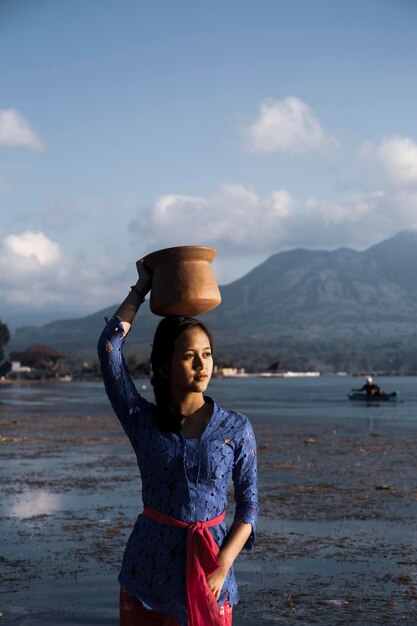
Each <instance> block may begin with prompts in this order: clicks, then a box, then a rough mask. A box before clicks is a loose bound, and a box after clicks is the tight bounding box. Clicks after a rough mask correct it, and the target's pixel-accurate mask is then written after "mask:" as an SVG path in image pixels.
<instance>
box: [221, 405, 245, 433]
mask: <svg viewBox="0 0 417 626" xmlns="http://www.w3.org/2000/svg"><path fill="white" fill-rule="evenodd" d="M215 410H217V412H218V421H219V424H220V425H222V426H223V427H225V428H227V429H231V430H233V431H234V432H235V433H237V432H240V431H245V430H248V429H250V430H252V426H251V423H250V420H249V418H248V417H247V415H245V414H244V413H241V412H240V411H236V410H235V409H228V408H225V407H220V406H217V405H216V404H215Z"/></svg>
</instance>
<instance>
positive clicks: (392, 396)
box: [348, 391, 399, 403]
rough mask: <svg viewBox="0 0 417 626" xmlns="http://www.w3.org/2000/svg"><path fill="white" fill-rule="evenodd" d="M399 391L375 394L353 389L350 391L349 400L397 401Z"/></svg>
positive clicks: (368, 401)
mask: <svg viewBox="0 0 417 626" xmlns="http://www.w3.org/2000/svg"><path fill="white" fill-rule="evenodd" d="M398 396H399V392H398V391H392V392H391V393H384V392H382V393H376V394H374V395H372V396H371V395H370V394H368V393H366V392H364V391H351V392H350V393H348V398H349V400H354V401H355V402H367V403H370V402H373V403H377V402H396V401H397V400H398Z"/></svg>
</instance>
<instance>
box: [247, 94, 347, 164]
mask: <svg viewBox="0 0 417 626" xmlns="http://www.w3.org/2000/svg"><path fill="white" fill-rule="evenodd" d="M245 134H246V138H247V145H248V148H249V149H250V150H251V151H252V152H257V153H261V154H269V153H273V152H292V153H302V152H310V151H317V150H323V149H324V148H326V147H328V146H329V145H331V144H333V145H335V141H334V139H332V138H331V137H330V136H328V135H327V134H326V133H325V131H324V130H323V128H322V126H321V124H320V122H319V121H318V119H317V118H316V117H315V115H314V113H313V111H312V110H311V108H310V107H309V106H308V105H307V104H306V103H305V102H303V101H302V100H300V99H299V98H295V97H289V98H285V99H283V100H267V101H266V102H264V103H262V104H261V106H260V111H259V115H258V117H257V119H256V120H255V121H254V122H253V124H252V125H251V126H250V127H249V128H247V129H246V132H245Z"/></svg>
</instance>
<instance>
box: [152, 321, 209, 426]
mask: <svg viewBox="0 0 417 626" xmlns="http://www.w3.org/2000/svg"><path fill="white" fill-rule="evenodd" d="M195 326H197V327H198V328H201V330H202V331H203V332H205V333H206V335H207V337H208V340H209V343H210V348H211V350H213V338H212V336H211V334H210V332H209V331H208V330H207V328H206V327H205V325H204V324H203V322H200V320H197V319H195V318H194V317H185V316H180V315H172V316H169V317H164V319H163V320H161V322H160V323H159V325H158V328H157V329H156V332H155V337H154V340H153V345H152V352H151V365H152V378H151V385H152V386H153V391H154V394H155V403H156V413H155V418H156V422H157V424H158V426H159V428H160V429H161V430H163V431H165V432H175V433H179V432H180V430H181V421H182V419H183V417H184V416H183V415H181V414H179V413H178V414H175V413H171V412H170V410H169V406H170V400H171V396H170V388H169V382H168V378H167V377H166V376H164V375H163V373H162V372H163V371H164V370H167V369H169V368H170V367H171V363H172V357H173V356H174V348H175V341H176V340H177V338H178V337H179V336H180V335H181V334H182V333H183V332H185V331H186V330H189V329H190V328H194V327H195Z"/></svg>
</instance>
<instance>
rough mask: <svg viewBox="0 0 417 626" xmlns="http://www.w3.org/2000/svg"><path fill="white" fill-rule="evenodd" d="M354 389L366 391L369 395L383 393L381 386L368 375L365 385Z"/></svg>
mask: <svg viewBox="0 0 417 626" xmlns="http://www.w3.org/2000/svg"><path fill="white" fill-rule="evenodd" d="M353 391H365V392H366V394H367V395H368V396H380V395H381V394H382V393H383V391H382V389H381V387H379V386H378V385H377V384H376V383H374V381H373V379H372V377H371V376H368V378H367V380H366V383H365V384H364V385H363V387H361V388H360V389H354V390H353Z"/></svg>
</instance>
